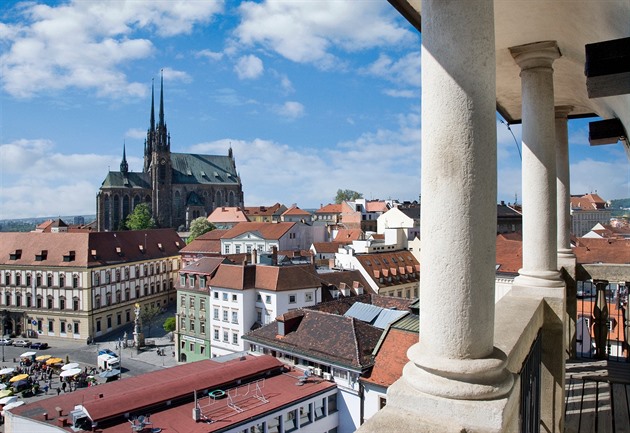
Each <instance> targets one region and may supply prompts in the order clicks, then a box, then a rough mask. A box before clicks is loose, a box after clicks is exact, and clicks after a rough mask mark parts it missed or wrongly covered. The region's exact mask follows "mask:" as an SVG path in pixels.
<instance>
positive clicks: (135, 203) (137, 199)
mask: <svg viewBox="0 0 630 433" xmlns="http://www.w3.org/2000/svg"><path fill="white" fill-rule="evenodd" d="M140 203H141V201H140V196H139V195H138V194H136V195H134V196H133V208H134V209H135V208H136V206H138V205H139V204H140Z"/></svg>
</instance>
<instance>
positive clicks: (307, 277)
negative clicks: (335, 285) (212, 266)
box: [210, 264, 322, 292]
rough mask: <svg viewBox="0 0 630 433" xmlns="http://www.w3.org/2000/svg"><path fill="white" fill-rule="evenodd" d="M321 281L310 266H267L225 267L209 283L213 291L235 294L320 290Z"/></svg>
mask: <svg viewBox="0 0 630 433" xmlns="http://www.w3.org/2000/svg"><path fill="white" fill-rule="evenodd" d="M321 284H322V278H320V277H319V275H318V274H317V271H316V270H315V267H314V266H313V265H311V264H308V265H291V266H267V265H246V266H243V265H242V264H239V265H232V264H222V265H220V266H219V267H218V269H217V272H216V273H215V274H214V277H212V278H211V280H210V285H211V286H212V287H224V288H229V289H235V290H246V289H252V288H256V289H262V290H271V291H277V292H279V291H289V290H301V289H309V288H316V287H321Z"/></svg>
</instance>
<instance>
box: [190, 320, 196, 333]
mask: <svg viewBox="0 0 630 433" xmlns="http://www.w3.org/2000/svg"><path fill="white" fill-rule="evenodd" d="M190 331H192V332H195V319H190Z"/></svg>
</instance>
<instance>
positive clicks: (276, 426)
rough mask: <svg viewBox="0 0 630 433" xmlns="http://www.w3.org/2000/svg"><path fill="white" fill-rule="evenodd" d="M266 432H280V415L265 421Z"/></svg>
mask: <svg viewBox="0 0 630 433" xmlns="http://www.w3.org/2000/svg"><path fill="white" fill-rule="evenodd" d="M267 433H280V417H279V416H276V417H274V418H272V419H270V420H269V421H267Z"/></svg>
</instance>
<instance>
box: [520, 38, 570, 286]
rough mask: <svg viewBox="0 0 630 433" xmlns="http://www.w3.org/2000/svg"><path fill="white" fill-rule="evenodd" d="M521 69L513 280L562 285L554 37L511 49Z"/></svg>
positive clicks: (556, 49)
mask: <svg viewBox="0 0 630 433" xmlns="http://www.w3.org/2000/svg"><path fill="white" fill-rule="evenodd" d="M510 52H511V54H512V56H513V57H514V59H515V60H516V63H518V65H519V66H520V68H521V92H522V110H523V112H522V120H523V170H522V172H523V175H522V188H523V192H522V196H523V267H522V269H520V270H519V276H518V277H517V278H516V279H515V281H514V284H515V285H521V286H530V287H564V283H563V282H562V280H561V279H560V273H559V272H558V258H557V247H556V245H557V222H556V218H557V215H556V152H555V124H554V93H553V68H552V67H551V65H552V63H553V61H554V60H555V59H557V58H558V57H560V51H559V49H558V46H557V44H556V42H555V41H545V42H536V43H533V44H527V45H521V46H518V47H513V48H510Z"/></svg>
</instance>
